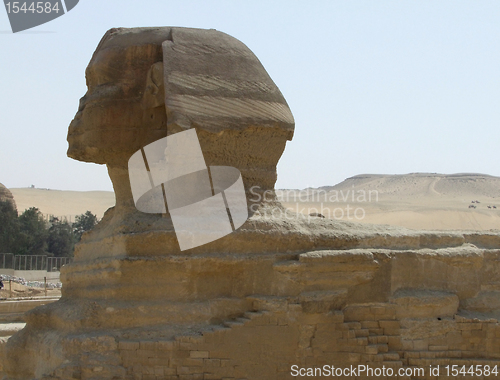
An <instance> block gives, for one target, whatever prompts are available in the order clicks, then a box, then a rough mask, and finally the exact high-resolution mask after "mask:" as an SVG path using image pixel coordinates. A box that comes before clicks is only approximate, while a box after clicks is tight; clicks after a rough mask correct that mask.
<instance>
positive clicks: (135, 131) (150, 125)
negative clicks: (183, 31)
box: [68, 28, 168, 164]
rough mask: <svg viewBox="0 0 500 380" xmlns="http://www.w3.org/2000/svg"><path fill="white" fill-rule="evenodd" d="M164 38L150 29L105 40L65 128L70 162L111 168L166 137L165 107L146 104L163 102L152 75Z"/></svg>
mask: <svg viewBox="0 0 500 380" xmlns="http://www.w3.org/2000/svg"><path fill="white" fill-rule="evenodd" d="M163 29H167V28H163ZM158 34H160V35H161V34H163V36H162V37H161V36H160V38H158ZM167 34H168V33H167V30H164V31H163V33H159V32H158V28H155V29H153V28H151V29H144V30H141V31H140V32H138V31H131V33H129V34H127V33H123V32H120V33H114V31H113V30H111V31H109V32H108V33H107V34H106V35H105V36H104V38H103V40H102V41H101V43H100V44H99V46H98V48H97V50H96V52H95V53H94V55H93V57H92V59H91V61H90V63H89V65H88V67H87V69H86V72H85V76H86V81H87V88H88V90H87V93H86V94H85V95H84V96H83V97H82V98H81V99H80V105H79V108H78V112H77V113H76V115H75V118H74V119H73V121H72V122H71V124H70V126H69V131H68V143H69V149H68V156H69V157H72V158H75V159H77V160H81V161H87V162H95V163H99V164H104V163H106V164H112V163H113V161H116V160H121V161H123V158H124V157H128V156H130V155H131V154H132V153H133V152H135V151H136V150H137V149H140V148H141V147H142V146H144V145H145V144H148V143H150V142H152V141H155V140H157V139H158V138H161V137H164V136H165V135H166V113H165V107H164V104H163V103H162V102H155V101H151V100H149V101H148V98H151V97H155V96H156V97H161V98H163V97H164V93H163V87H162V86H161V80H160V83H156V84H155V83H154V80H153V79H154V78H153V79H152V75H153V74H154V69H155V68H157V67H158V66H159V67H161V60H162V50H161V41H162V40H164V39H166V38H167V36H166V35H167ZM155 63H158V64H159V65H155ZM160 76H161V74H160ZM156 80H158V78H156Z"/></svg>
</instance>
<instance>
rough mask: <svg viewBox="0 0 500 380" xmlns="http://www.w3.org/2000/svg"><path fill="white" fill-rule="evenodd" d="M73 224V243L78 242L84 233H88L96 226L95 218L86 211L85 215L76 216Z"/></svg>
mask: <svg viewBox="0 0 500 380" xmlns="http://www.w3.org/2000/svg"><path fill="white" fill-rule="evenodd" d="M75 219H76V221H75V223H73V232H74V234H75V241H76V242H79V241H80V239H81V238H82V235H83V233H84V232H87V231H90V230H91V229H92V228H94V226H95V225H96V224H97V216H96V215H94V214H92V213H91V212H90V211H87V212H86V213H85V214H81V215H77V216H76V218H75Z"/></svg>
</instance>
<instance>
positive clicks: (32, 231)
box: [15, 207, 48, 255]
mask: <svg viewBox="0 0 500 380" xmlns="http://www.w3.org/2000/svg"><path fill="white" fill-rule="evenodd" d="M18 221H19V237H18V240H19V245H18V248H17V249H16V252H15V253H17V254H19V255H44V254H46V253H47V252H46V251H47V238H48V228H47V223H46V222H45V221H44V220H43V215H42V213H41V212H40V210H38V209H37V208H36V207H31V208H29V209H27V210H25V211H24V212H23V213H22V214H21V216H19V218H18Z"/></svg>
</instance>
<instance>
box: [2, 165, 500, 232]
mask: <svg viewBox="0 0 500 380" xmlns="http://www.w3.org/2000/svg"><path fill="white" fill-rule="evenodd" d="M10 190H11V192H12V194H13V195H14V199H15V201H16V203H17V207H18V210H19V211H20V212H22V211H23V210H24V209H26V208H28V207H32V206H35V207H38V208H39V209H40V210H41V211H42V213H44V214H46V215H50V214H52V215H56V216H59V217H64V216H66V217H67V218H68V219H71V220H74V216H75V215H79V214H82V213H84V212H85V211H87V210H90V211H92V212H93V213H94V214H97V216H98V217H99V218H101V217H102V215H103V214H104V212H105V211H106V210H107V209H108V208H109V207H112V206H113V205H114V202H115V198H114V193H113V192H106V191H91V192H78V191H60V190H43V189H27V188H25V189H10ZM278 195H279V197H280V198H281V200H282V203H283V204H284V205H285V206H286V207H287V208H289V209H291V210H294V211H297V212H301V213H303V214H306V215H309V214H310V213H314V212H317V213H321V214H323V215H324V216H325V217H327V218H332V219H343V220H349V221H354V222H360V223H376V224H391V225H397V226H403V227H408V228H414V229H434V230H490V229H500V177H494V176H489V175H483V174H454V175H442V174H427V173H415V174H407V175H377V174H366V175H357V176H354V177H351V178H348V179H346V180H345V181H343V182H341V183H339V184H337V185H335V186H324V187H320V188H317V189H305V190H279V191H278ZM476 202H478V203H476Z"/></svg>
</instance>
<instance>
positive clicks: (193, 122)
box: [68, 27, 294, 207]
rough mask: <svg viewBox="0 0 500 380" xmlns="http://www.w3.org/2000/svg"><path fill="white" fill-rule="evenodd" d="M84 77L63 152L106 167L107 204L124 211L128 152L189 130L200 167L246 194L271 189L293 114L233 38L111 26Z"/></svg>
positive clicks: (127, 197)
mask: <svg viewBox="0 0 500 380" xmlns="http://www.w3.org/2000/svg"><path fill="white" fill-rule="evenodd" d="M86 80H87V87H88V91H87V93H86V94H85V96H84V97H83V98H82V99H81V100H80V107H79V110H78V112H77V114H76V116H75V118H74V120H73V121H72V122H71V125H70V127H69V132H68V142H69V149H68V156H70V157H72V158H75V159H77V160H81V161H86V162H94V163H99V164H106V165H107V166H108V171H109V174H110V177H111V180H112V181H113V186H114V189H115V193H116V197H117V207H133V201H132V194H131V191H130V184H129V180H128V173H127V162H128V160H129V158H130V157H131V156H132V154H134V152H136V151H137V150H139V149H141V148H142V147H144V146H146V145H148V144H150V143H152V142H154V141H156V140H158V139H161V138H163V137H165V136H167V135H170V134H174V133H178V132H180V131H183V130H187V129H192V128H194V129H195V130H196V133H197V135H198V139H199V141H200V145H201V148H202V151H203V155H204V158H205V161H206V164H207V165H222V166H223V165H225V166H232V167H235V168H237V169H239V170H240V171H241V173H242V177H243V182H244V185H245V189H246V190H247V191H251V189H253V190H252V194H256V193H262V192H264V191H268V190H272V189H274V183H275V182H276V165H277V163H278V160H279V158H280V157H281V154H282V153H283V150H284V148H285V144H286V141H287V140H290V139H291V138H292V135H293V129H294V121H293V117H292V115H291V112H290V110H289V108H288V106H287V104H286V101H285V99H284V98H283V96H282V94H281V92H280V91H279V89H278V88H277V86H276V85H275V84H274V82H273V81H272V80H271V78H270V77H269V75H268V74H267V72H266V71H265V69H264V67H263V66H262V64H261V63H260V62H259V60H258V59H257V58H256V57H255V55H254V54H253V53H252V52H251V51H250V50H249V49H248V48H247V47H246V46H245V45H244V44H243V43H241V42H240V41H238V40H236V39H235V38H233V37H231V36H228V35H227V34H224V33H221V32H218V31H216V30H202V29H189V28H169V27H164V28H131V29H125V28H120V29H111V30H109V31H108V32H107V33H106V34H105V36H104V37H103V39H102V40H101V42H100V43H99V45H98V47H97V49H96V51H95V53H94V55H93V57H92V59H91V61H90V63H89V65H88V67H87V70H86ZM254 198H255V196H254Z"/></svg>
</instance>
